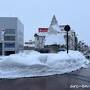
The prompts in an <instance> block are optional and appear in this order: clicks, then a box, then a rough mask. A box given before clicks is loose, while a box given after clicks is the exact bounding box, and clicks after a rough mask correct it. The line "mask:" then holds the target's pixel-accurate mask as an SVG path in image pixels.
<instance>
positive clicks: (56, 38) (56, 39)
mask: <svg viewBox="0 0 90 90" xmlns="http://www.w3.org/2000/svg"><path fill="white" fill-rule="evenodd" d="M53 44H57V45H59V44H60V45H63V44H65V39H64V36H63V35H62V34H51V35H47V36H46V37H45V45H53Z"/></svg>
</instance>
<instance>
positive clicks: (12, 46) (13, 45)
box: [5, 43, 15, 48]
mask: <svg viewBox="0 0 90 90" xmlns="http://www.w3.org/2000/svg"><path fill="white" fill-rule="evenodd" d="M5 48H15V43H5Z"/></svg>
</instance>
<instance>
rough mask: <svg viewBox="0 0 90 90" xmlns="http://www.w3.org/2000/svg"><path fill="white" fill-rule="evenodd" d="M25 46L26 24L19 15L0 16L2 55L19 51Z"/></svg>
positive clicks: (0, 48) (0, 50) (0, 51)
mask: <svg viewBox="0 0 90 90" xmlns="http://www.w3.org/2000/svg"><path fill="white" fill-rule="evenodd" d="M23 47H24V25H23V24H22V23H21V21H20V20H19V19H18V18H17V17H0V55H10V54H14V53H18V52H20V51H22V50H23Z"/></svg>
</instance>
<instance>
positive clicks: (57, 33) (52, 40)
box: [35, 15, 77, 50]
mask: <svg viewBox="0 0 90 90" xmlns="http://www.w3.org/2000/svg"><path fill="white" fill-rule="evenodd" d="M64 27H65V25H58V22H57V20H56V17H55V15H54V16H53V18H52V21H51V24H50V26H49V28H39V29H38V33H37V34H36V35H35V48H38V49H41V48H44V47H46V46H53V45H54V46H55V45H58V46H59V47H62V46H64V47H65V46H66V39H67V37H66V31H65V30H64ZM76 43H77V38H76V35H75V32H74V31H73V30H70V31H69V49H71V50H75V49H76Z"/></svg>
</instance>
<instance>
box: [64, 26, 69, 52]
mask: <svg viewBox="0 0 90 90" xmlns="http://www.w3.org/2000/svg"><path fill="white" fill-rule="evenodd" d="M64 30H65V31H66V32H67V53H68V32H69V31H70V26H69V25H66V26H65V27H64Z"/></svg>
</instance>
